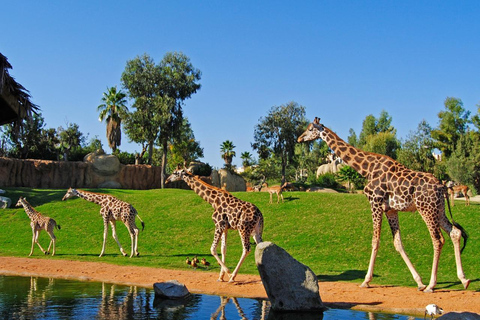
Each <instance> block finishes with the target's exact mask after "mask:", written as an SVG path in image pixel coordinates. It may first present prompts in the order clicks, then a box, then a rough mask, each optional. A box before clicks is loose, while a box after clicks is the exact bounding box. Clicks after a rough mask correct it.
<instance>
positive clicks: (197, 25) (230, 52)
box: [0, 1, 480, 167]
mask: <svg viewBox="0 0 480 320" xmlns="http://www.w3.org/2000/svg"><path fill="white" fill-rule="evenodd" d="M478 17H480V2H478V1H7V2H6V3H3V4H2V19H1V20H0V26H1V27H2V30H4V32H2V36H1V40H0V52H1V53H3V54H4V55H5V56H7V58H8V59H9V62H10V63H11V64H12V65H13V70H10V74H11V75H12V76H13V77H14V78H15V79H16V80H17V81H18V82H20V83H21V84H22V85H24V86H25V87H26V88H27V89H28V90H29V91H30V93H31V95H32V101H33V102H34V103H36V104H38V105H39V106H40V107H41V111H42V114H43V117H44V118H45V121H46V125H47V127H49V128H50V127H52V128H57V127H59V126H63V127H66V125H67V123H77V124H78V125H79V127H80V130H81V131H82V132H83V133H85V134H89V138H93V137H95V136H98V138H100V139H101V140H102V142H103V144H104V148H105V150H106V151H107V152H109V151H110V149H109V148H108V144H107V142H106V138H105V130H106V127H105V124H104V123H100V122H99V121H98V112H97V106H98V105H99V104H100V103H101V97H102V93H103V92H105V91H106V89H107V87H111V86H115V85H117V86H118V87H120V85H121V84H120V76H121V74H122V72H123V70H124V68H125V64H126V62H127V60H130V59H133V58H135V57H136V56H138V55H142V54H143V53H147V54H149V55H150V56H151V57H152V58H153V59H154V60H155V62H157V63H158V62H160V61H161V59H162V58H163V56H164V55H165V53H166V52H170V51H181V52H183V53H184V54H186V55H187V56H188V57H189V58H190V59H191V62H192V64H193V65H194V66H195V67H196V68H198V69H200V70H201V72H202V79H201V81H200V83H201V85H202V88H201V89H200V91H198V93H197V94H195V95H193V96H192V98H191V99H189V100H187V101H186V103H185V106H184V113H185V115H186V116H187V117H188V119H189V121H190V123H191V124H192V128H193V130H194V133H195V137H196V139H197V140H199V141H200V144H201V146H202V147H203V149H204V153H205V157H204V158H203V159H201V160H203V161H205V162H208V163H210V164H211V165H212V166H214V167H221V166H222V165H223V160H222V159H221V157H220V144H221V143H222V142H223V141H225V140H231V141H233V143H234V145H235V146H236V148H235V151H236V152H237V157H236V158H234V161H233V163H234V164H236V165H241V159H240V157H239V156H240V154H241V153H242V152H244V151H249V152H251V153H252V154H253V155H254V156H255V157H256V156H257V155H256V153H255V152H254V151H253V150H252V149H251V147H250V144H251V143H252V142H253V132H254V127H255V125H256V124H258V123H259V119H260V118H261V117H265V116H266V115H267V114H268V112H269V110H270V109H271V107H272V106H279V105H282V104H286V103H288V102H290V101H295V102H297V103H299V104H300V105H303V106H305V107H306V113H307V118H308V119H310V120H313V118H314V117H315V116H318V117H320V118H321V119H322V123H323V124H324V125H326V126H327V127H329V128H331V129H332V130H334V131H336V132H337V133H338V134H339V136H340V137H342V138H343V139H347V137H348V135H349V129H350V128H353V129H354V130H355V132H356V133H357V134H359V133H360V130H361V127H362V121H363V119H364V118H365V117H366V116H367V115H369V114H373V115H374V116H376V117H378V116H379V114H380V112H381V111H382V110H386V111H387V112H388V113H389V114H390V115H391V116H392V118H393V125H394V127H395V128H396V129H397V137H398V138H400V139H405V138H406V137H407V135H408V133H409V132H410V131H412V130H415V129H416V128H417V125H418V124H419V123H420V121H422V120H423V119H425V120H427V122H428V123H429V124H430V125H431V126H432V127H436V126H437V125H438V116H437V114H438V112H439V111H441V110H443V109H444V105H443V102H444V100H445V98H446V97H457V98H460V99H461V100H462V101H463V103H464V107H465V108H466V109H467V110H470V111H471V112H472V114H475V113H476V112H477V104H479V103H480V80H479V79H480V78H479V75H480V73H479V70H480V58H479V57H480V41H478V39H479V34H480V20H479V19H478ZM7 30H8V31H7ZM122 140H123V142H122V145H121V147H120V149H121V150H123V151H128V152H134V151H140V150H141V147H140V146H138V145H135V144H131V143H128V138H127V137H126V135H125V134H123V138H122Z"/></svg>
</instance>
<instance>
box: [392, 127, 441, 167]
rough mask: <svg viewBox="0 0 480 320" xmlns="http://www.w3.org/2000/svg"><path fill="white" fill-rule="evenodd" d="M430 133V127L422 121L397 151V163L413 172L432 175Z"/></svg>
mask: <svg viewBox="0 0 480 320" xmlns="http://www.w3.org/2000/svg"><path fill="white" fill-rule="evenodd" d="M431 132H432V128H431V127H430V125H429V124H428V123H427V122H426V121H425V120H422V121H421V122H420V123H419V124H418V127H417V130H416V131H414V132H410V133H409V134H408V136H407V140H405V142H404V143H403V144H402V147H401V148H400V150H398V152H397V160H398V162H400V163H402V164H403V165H404V166H406V167H407V168H409V169H412V170H415V171H422V172H429V173H434V169H435V159H434V158H433V155H432V152H433V145H434V142H433V140H432V138H431Z"/></svg>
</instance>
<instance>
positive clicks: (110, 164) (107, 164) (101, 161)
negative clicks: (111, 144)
mask: <svg viewBox="0 0 480 320" xmlns="http://www.w3.org/2000/svg"><path fill="white" fill-rule="evenodd" d="M83 161H85V162H90V163H92V166H93V171H95V173H97V174H99V175H101V176H113V175H115V174H117V173H118V172H119V171H120V160H118V158H117V157H116V156H114V155H112V154H100V155H97V154H96V153H89V154H87V155H86V156H85V158H84V160H83Z"/></svg>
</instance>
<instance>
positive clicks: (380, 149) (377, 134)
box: [348, 110, 400, 159]
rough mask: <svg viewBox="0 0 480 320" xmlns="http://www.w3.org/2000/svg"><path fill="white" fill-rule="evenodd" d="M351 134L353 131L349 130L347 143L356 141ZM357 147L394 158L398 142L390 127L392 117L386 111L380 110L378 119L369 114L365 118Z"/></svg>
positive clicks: (392, 128) (393, 129) (398, 145)
mask: <svg viewBox="0 0 480 320" xmlns="http://www.w3.org/2000/svg"><path fill="white" fill-rule="evenodd" d="M352 132H353V133H352ZM353 134H354V131H353V130H351V131H350V136H349V138H348V140H349V142H355V141H356V136H354V135H353ZM357 147H358V148H360V149H362V150H364V151H369V152H375V153H380V154H384V155H388V156H390V157H392V158H394V159H395V158H396V151H397V149H398V148H399V147H400V142H399V141H398V140H397V138H396V130H395V128H394V127H393V126H392V117H391V116H390V115H389V114H388V112H387V111H385V110H382V112H381V113H380V116H379V118H378V119H377V118H375V116H373V115H371V114H370V115H368V116H366V117H365V120H363V124H362V131H361V132H360V136H359V139H358V142H357Z"/></svg>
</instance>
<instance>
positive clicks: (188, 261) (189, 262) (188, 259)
mask: <svg viewBox="0 0 480 320" xmlns="http://www.w3.org/2000/svg"><path fill="white" fill-rule="evenodd" d="M185 263H186V264H188V265H189V266H191V265H192V261H190V258H189V257H187V260H185Z"/></svg>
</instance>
